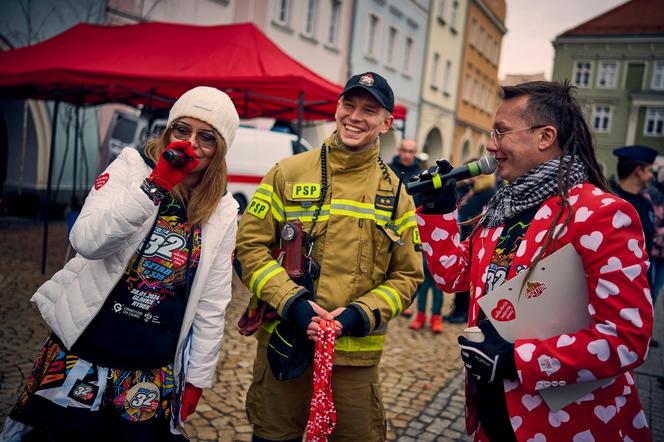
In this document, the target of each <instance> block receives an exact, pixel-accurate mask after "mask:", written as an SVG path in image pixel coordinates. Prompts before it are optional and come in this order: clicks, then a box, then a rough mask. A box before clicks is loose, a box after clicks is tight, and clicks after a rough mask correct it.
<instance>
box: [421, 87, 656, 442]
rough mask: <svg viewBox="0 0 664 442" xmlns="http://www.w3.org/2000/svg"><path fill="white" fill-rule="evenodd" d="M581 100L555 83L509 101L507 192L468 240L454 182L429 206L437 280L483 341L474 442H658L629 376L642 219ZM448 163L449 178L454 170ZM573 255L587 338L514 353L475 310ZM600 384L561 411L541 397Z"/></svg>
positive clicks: (476, 350) (497, 149) (526, 345)
mask: <svg viewBox="0 0 664 442" xmlns="http://www.w3.org/2000/svg"><path fill="white" fill-rule="evenodd" d="M572 92H573V88H572V87H570V86H569V85H567V84H565V85H561V84H558V83H550V82H532V83H524V84H520V85H517V86H509V87H504V88H503V102H502V104H501V105H500V107H499V108H498V111H497V113H496V116H495V121H494V124H493V127H494V129H493V130H492V131H491V141H490V142H489V144H488V145H487V150H488V151H489V152H491V153H492V154H493V155H495V158H496V160H497V162H498V170H499V172H500V175H501V176H502V177H503V178H505V179H506V180H507V181H509V185H507V186H505V187H503V188H501V189H500V190H499V191H498V192H497V193H496V195H495V196H494V197H493V198H492V199H491V201H490V202H489V203H488V204H487V206H486V209H485V212H484V214H483V216H482V218H481V220H480V222H479V224H478V226H477V228H476V229H475V231H474V232H473V233H472V234H471V235H470V237H469V238H468V239H466V240H465V241H463V242H461V241H460V240H459V228H458V225H457V222H456V219H457V214H456V200H455V197H454V180H448V181H447V182H445V183H443V184H444V185H443V186H442V187H441V188H439V189H438V190H437V191H433V192H430V193H428V194H427V195H425V202H424V204H423V205H422V206H421V207H420V208H419V209H418V218H417V222H418V226H419V230H420V236H421V239H422V248H423V250H424V252H425V254H426V258H427V261H428V264H429V269H430V270H431V273H432V275H433V279H434V280H435V281H436V282H437V283H438V285H439V286H440V288H441V289H443V290H444V291H447V292H458V291H462V290H470V293H471V303H470V307H469V312H468V313H469V325H471V326H474V325H478V326H479V327H480V328H481V330H482V332H483V333H484V341H483V342H481V343H475V342H470V341H469V340H467V339H466V338H464V337H459V344H460V346H461V349H462V351H461V353H462V359H463V360H464V365H465V367H466V410H465V411H466V427H467V430H468V432H469V434H472V433H473V432H474V433H475V440H476V441H486V440H490V441H510V440H518V441H546V440H548V441H571V442H582V441H600V440H601V441H623V440H624V441H635V442H636V441H649V440H651V438H652V436H651V434H650V431H649V429H648V427H647V423H646V416H645V414H644V412H643V409H642V407H641V403H640V401H639V398H638V396H637V388H636V385H635V383H634V376H633V374H632V371H633V370H634V368H635V367H637V366H638V365H639V364H641V363H642V362H643V360H644V358H645V356H646V353H647V348H648V340H649V338H650V336H651V330H652V319H653V308H652V301H651V294H650V290H649V288H648V281H647V279H646V270H647V266H648V262H647V259H648V257H647V254H646V252H645V249H644V237H643V231H642V228H641V223H640V221H639V217H638V215H637V213H636V211H635V210H634V208H633V207H632V206H631V205H630V204H629V203H627V202H625V201H624V200H623V199H621V198H619V197H617V196H616V195H614V194H612V193H610V191H609V190H608V186H607V184H606V181H605V179H604V177H603V176H602V173H601V171H600V167H599V165H598V164H597V160H596V159H595V153H594V149H593V142H592V137H591V134H590V131H589V130H588V126H587V124H586V122H585V120H584V117H583V114H582V112H581V109H580V107H579V105H578V103H577V101H576V99H575V98H573V96H572ZM438 163H439V164H438V165H439V168H440V169H441V170H442V171H443V172H444V171H446V170H449V169H450V168H451V166H450V165H449V163H447V162H446V161H444V160H441V161H439V162H438ZM566 244H572V245H573V246H574V248H575V250H576V252H577V253H578V254H579V255H580V257H581V260H582V262H583V267H584V268H583V269H580V270H582V271H583V272H584V273H585V274H586V279H587V291H588V311H589V313H590V315H591V318H592V319H591V324H590V325H589V326H588V327H587V328H584V329H581V330H578V331H576V332H574V333H567V334H562V335H560V336H552V337H550V338H547V339H517V340H516V341H515V342H514V343H513V344H512V343H509V342H507V341H505V340H504V339H503V338H502V337H500V335H498V333H497V332H496V330H495V329H494V328H493V326H492V325H491V323H490V322H489V321H487V320H485V319H483V317H484V314H483V313H482V312H481V310H480V308H479V306H478V303H477V300H478V299H479V298H480V297H482V296H484V295H486V294H487V293H490V292H491V291H492V290H493V289H494V288H495V287H497V286H499V285H501V284H502V283H503V282H505V281H506V280H509V279H511V278H512V277H514V276H515V274H516V273H518V272H521V271H525V272H530V270H531V269H532V268H534V267H535V264H536V263H537V262H538V261H539V260H541V259H542V258H544V257H546V256H548V255H550V254H551V253H552V252H553V251H555V250H558V249H559V248H561V247H562V246H564V245H566ZM526 275H528V273H527V274H526ZM526 279H527V277H526ZM579 295H580V296H583V294H581V293H580V294H579ZM552 314H555V313H554V312H552ZM604 378H613V380H612V381H611V382H610V383H609V384H608V385H606V386H604V387H603V388H598V389H596V390H594V391H592V393H589V394H587V395H586V396H583V397H581V398H579V399H578V400H576V401H575V402H572V403H571V404H569V405H567V406H565V407H563V408H562V409H560V410H555V411H552V410H551V409H550V408H549V406H548V405H547V403H546V402H544V401H543V399H542V396H541V395H540V394H539V391H540V390H542V389H546V388H551V387H555V386H562V385H569V384H574V383H580V382H586V381H590V380H595V379H604Z"/></svg>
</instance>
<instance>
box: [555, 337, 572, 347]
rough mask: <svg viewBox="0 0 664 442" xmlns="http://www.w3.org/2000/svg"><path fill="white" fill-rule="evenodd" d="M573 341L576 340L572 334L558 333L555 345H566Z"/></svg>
mask: <svg viewBox="0 0 664 442" xmlns="http://www.w3.org/2000/svg"><path fill="white" fill-rule="evenodd" d="M574 342H576V338H575V337H574V336H569V335H560V336H559V337H558V341H557V342H556V347H558V348H561V347H567V346H568V345H572V344H574Z"/></svg>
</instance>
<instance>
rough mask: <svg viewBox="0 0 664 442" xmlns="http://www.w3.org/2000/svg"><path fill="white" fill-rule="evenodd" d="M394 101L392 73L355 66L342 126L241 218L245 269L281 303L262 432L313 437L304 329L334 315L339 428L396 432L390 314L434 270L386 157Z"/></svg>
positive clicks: (273, 179) (251, 411)
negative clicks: (295, 261)
mask: <svg viewBox="0 0 664 442" xmlns="http://www.w3.org/2000/svg"><path fill="white" fill-rule="evenodd" d="M393 110H394V94H393V92H392V89H391V88H390V86H389V84H388V83H387V81H386V80H385V79H384V78H383V77H382V76H380V75H378V74H376V73H373V72H367V73H364V74H359V75H354V76H353V77H351V78H350V80H349V81H348V82H347V83H346V85H345V87H344V89H343V92H342V93H341V95H340V97H339V101H338V103H337V109H336V114H335V119H336V131H335V132H333V133H332V134H331V135H330V136H328V137H327V138H326V139H325V140H324V142H323V145H322V148H320V149H315V150H312V151H309V152H305V153H302V154H299V155H296V156H294V157H291V158H287V159H284V160H282V161H280V162H279V163H278V164H277V165H276V166H274V167H273V168H272V169H271V170H270V171H269V172H268V173H267V174H266V175H265V177H264V178H263V181H262V183H261V184H260V185H259V187H258V190H257V191H256V194H255V195H254V197H253V199H252V202H251V203H250V206H249V209H248V210H247V213H245V214H244V215H243V217H242V219H241V221H240V230H239V234H238V240H237V255H236V257H237V260H238V261H239V262H240V264H241V268H242V278H243V280H244V282H245V284H246V285H247V286H248V287H249V289H250V290H251V292H252V294H253V296H255V297H256V298H257V299H260V300H262V301H264V302H266V303H267V304H269V305H270V306H271V307H272V308H274V309H276V311H277V313H278V317H277V318H275V319H274V320H272V321H271V322H269V323H265V322H264V323H263V325H262V326H261V327H260V328H259V330H258V333H257V338H258V349H257V353H256V358H255V361H254V368H253V381H252V383H251V387H250V388H249V392H248V394H247V401H246V407H247V415H248V417H249V421H250V423H251V425H252V426H253V440H254V441H300V440H302V435H303V433H304V431H305V426H306V423H307V416H308V409H309V401H310V400H311V395H312V383H313V381H312V366H311V363H310V361H311V352H312V349H311V347H310V346H307V345H302V337H304V341H305V342H311V340H308V339H306V337H307V336H309V337H310V338H311V339H315V335H316V333H317V332H318V329H319V325H318V324H319V322H320V321H321V320H322V319H324V320H326V321H329V320H332V319H334V320H335V322H334V323H335V324H336V330H337V334H338V338H337V340H336V345H335V353H334V367H333V369H332V374H331V379H332V396H333V398H334V403H335V406H336V427H335V429H334V432H333V433H332V435H331V438H330V439H329V440H366V441H383V440H385V438H386V421H385V412H384V409H383V405H382V401H381V392H380V383H379V382H380V381H379V376H378V362H379V361H380V358H381V354H382V352H383V348H384V342H385V333H386V332H387V328H388V324H389V321H390V320H391V319H393V318H395V317H398V316H399V315H400V314H401V312H402V311H403V308H404V307H405V306H407V305H409V304H410V302H411V297H412V294H413V293H414V292H415V288H416V287H417V284H418V283H419V282H420V281H421V280H422V259H421V256H420V252H418V251H417V250H416V247H415V245H416V239H417V237H416V235H415V233H416V232H417V229H416V228H415V216H414V215H415V214H414V205H413V202H412V199H411V198H410V197H409V196H408V195H407V194H406V192H405V191H402V192H400V193H399V194H398V193H397V186H398V178H397V176H396V175H395V174H394V173H393V172H392V171H391V170H390V169H389V168H388V167H387V165H386V164H385V163H384V162H383V161H382V160H381V158H380V157H379V152H380V139H379V135H381V134H385V133H387V132H388V131H389V130H390V128H391V126H392V123H393V116H392V112H393ZM305 188H306V189H307V190H306V191H305V190H304V189H305ZM397 194H398V195H399V198H398V199H397ZM252 205H253V207H254V209H252ZM395 206H396V216H395V217H392V216H391V213H392V209H393V208H394V207H395ZM296 221H298V222H300V223H301V225H302V232H303V235H304V247H303V248H304V252H303V253H302V256H303V257H304V258H303V259H304V260H305V265H304V267H305V270H304V273H305V276H304V277H305V280H296V279H292V278H291V277H289V274H288V273H287V271H286V269H284V267H282V266H281V265H280V262H278V261H276V260H275V258H273V255H272V252H273V251H272V248H273V247H274V245H275V244H278V238H279V236H281V238H282V239H283V238H289V237H293V236H292V235H290V234H288V235H283V234H282V233H287V232H288V231H291V232H292V227H293V226H292V225H293V224H296V225H297V223H296ZM287 225H288V226H291V227H288V228H286V226H287ZM282 244H283V241H282ZM296 253H297V252H296ZM307 278H308V279H307ZM291 332H292V333H291ZM290 338H292V339H290ZM284 343H286V344H284ZM291 356H292V357H291ZM291 362H293V364H291Z"/></svg>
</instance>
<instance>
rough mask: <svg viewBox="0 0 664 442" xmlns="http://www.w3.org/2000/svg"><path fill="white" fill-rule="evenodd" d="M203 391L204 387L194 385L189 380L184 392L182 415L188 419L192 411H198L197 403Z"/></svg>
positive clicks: (184, 418)
mask: <svg viewBox="0 0 664 442" xmlns="http://www.w3.org/2000/svg"><path fill="white" fill-rule="evenodd" d="M201 393H203V389H202V388H198V387H194V386H193V385H191V384H190V383H189V382H187V383H186V384H185V385H184V392H183V393H182V408H181V409H180V417H181V418H182V420H183V421H186V420H187V418H188V417H189V415H190V414H191V413H193V412H194V411H196V405H198V400H199V399H200V398H201Z"/></svg>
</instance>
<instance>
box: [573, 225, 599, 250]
mask: <svg viewBox="0 0 664 442" xmlns="http://www.w3.org/2000/svg"><path fill="white" fill-rule="evenodd" d="M602 241H604V235H602V232H599V231H597V230H595V231H594V232H591V233H590V234H589V235H581V239H580V240H579V242H580V243H581V246H582V247H585V248H586V249H588V250H592V251H593V252H596V251H597V249H599V246H600V245H602Z"/></svg>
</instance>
